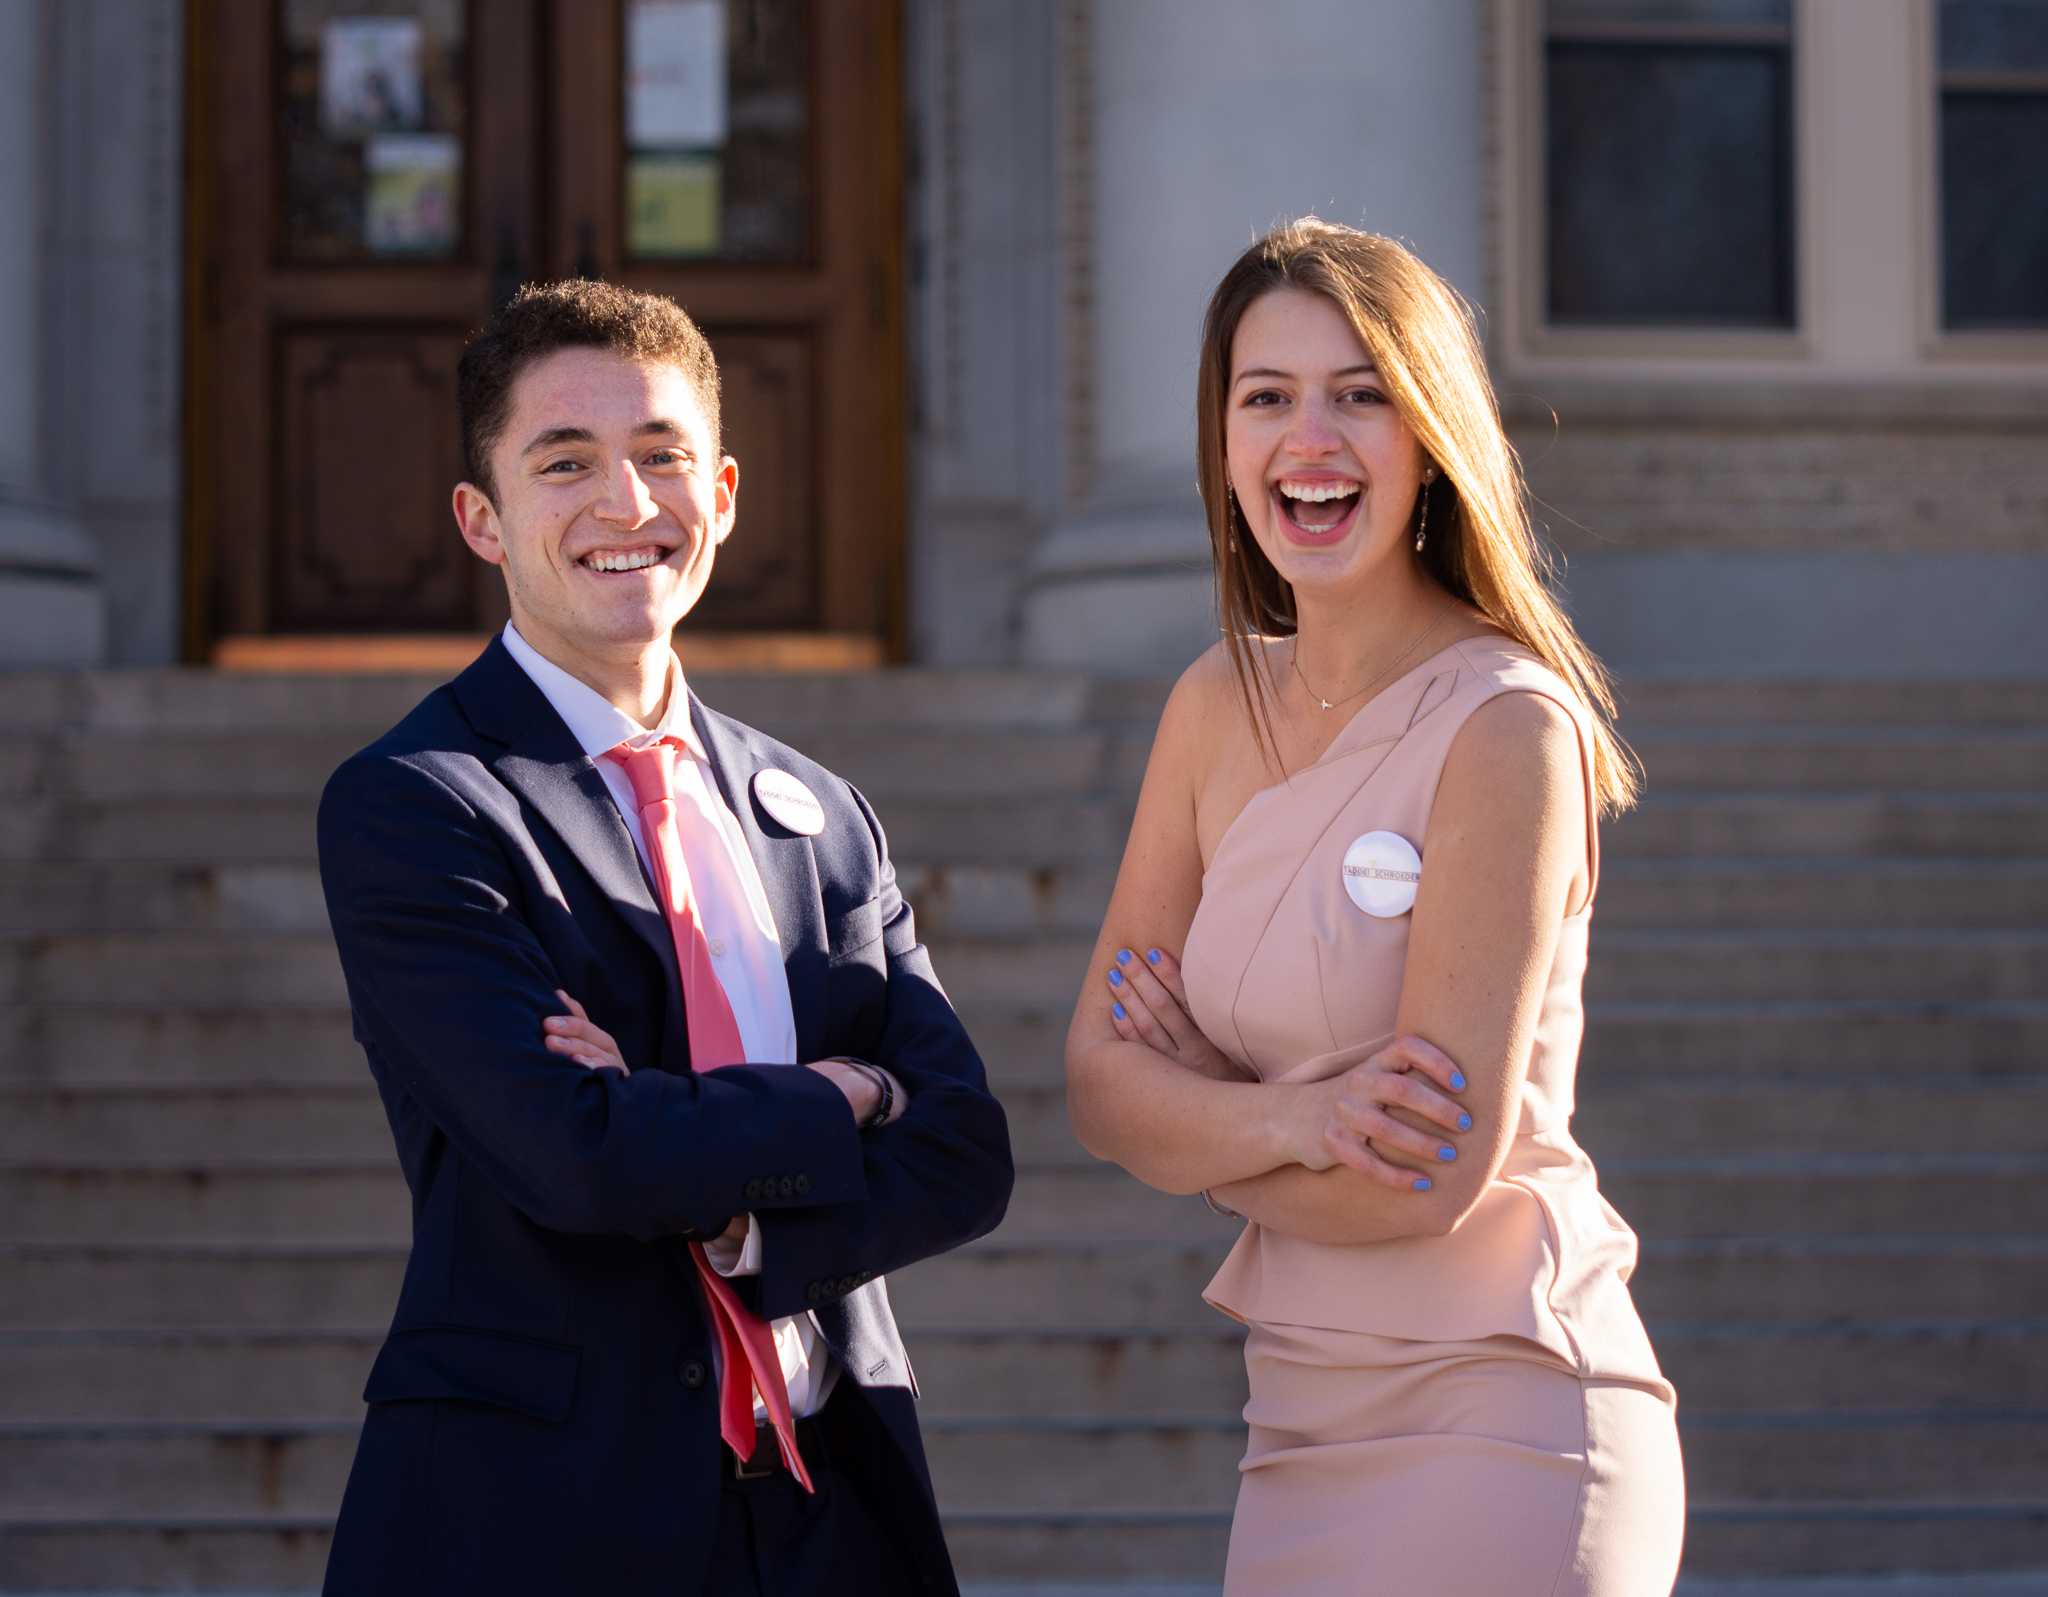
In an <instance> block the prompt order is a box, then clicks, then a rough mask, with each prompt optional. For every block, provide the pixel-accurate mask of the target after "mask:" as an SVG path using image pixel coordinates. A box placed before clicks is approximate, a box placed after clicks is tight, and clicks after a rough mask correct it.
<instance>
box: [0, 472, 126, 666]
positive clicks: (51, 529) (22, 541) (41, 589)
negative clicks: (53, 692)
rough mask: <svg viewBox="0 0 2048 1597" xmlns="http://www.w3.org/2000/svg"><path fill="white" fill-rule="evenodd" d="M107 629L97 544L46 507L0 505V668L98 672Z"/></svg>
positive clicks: (6, 502) (104, 651)
mask: <svg viewBox="0 0 2048 1597" xmlns="http://www.w3.org/2000/svg"><path fill="white" fill-rule="evenodd" d="M106 627H107V623H106V594H105V590H104V587H103V585H102V583H101V581H100V571H99V559H98V556H97V554H96V553H95V551H94V549H93V546H92V541H91V540H90V539H89V538H87V537H86V535H85V534H84V532H83V531H81V530H80V528H79V527H78V525H77V524H76V523H75V522H73V521H71V520H70V519H69V518H67V517H65V516H63V515H61V514H59V513H58V512H56V511H54V510H51V509H50V508H48V507H47V506H43V505H35V504H28V503H23V502H21V501H12V502H9V501H0V667H9V666H64V665H97V664H98V663H99V662H100V661H102V660H103V659H105V658H106V647H107V639H106Z"/></svg>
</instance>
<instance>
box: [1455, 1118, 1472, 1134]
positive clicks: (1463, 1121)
mask: <svg viewBox="0 0 2048 1597" xmlns="http://www.w3.org/2000/svg"><path fill="white" fill-rule="evenodd" d="M1458 1129H1459V1130H1460V1131H1470V1130H1471V1129H1472V1117H1471V1116H1470V1115H1462V1114H1461V1115H1459V1116H1458Z"/></svg>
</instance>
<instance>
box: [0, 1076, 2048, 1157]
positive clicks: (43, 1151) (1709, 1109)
mask: <svg viewBox="0 0 2048 1597" xmlns="http://www.w3.org/2000/svg"><path fill="white" fill-rule="evenodd" d="M2043 1063H2048V1060H2044V1061H2043ZM1580 1087H1581V1094H1580V1097H1581V1101H1580V1106H1579V1110H1578V1113H1577V1114H1576V1115H1575V1116H1574V1117H1573V1120H1572V1130H1573V1134H1574V1136H1576V1137H1577V1139H1578V1140H1579V1142H1580V1143H1581V1144H1583V1145H1584V1146H1585V1147H1587V1148H1588V1149H1589V1150H1591V1151H1592V1153H1593V1155H1594V1157H1595V1160H1596V1162H1598V1163H1599V1164H1600V1165H1601V1166H1602V1168H1603V1169H1605V1168H1607V1166H1608V1165H1609V1164H1610V1162H1612V1161H1625V1162H1632V1163H1637V1164H1640V1163H1642V1162H1643V1161H1645V1160H1653V1159H1701V1158H1706V1159H1712V1158H1726V1157H1731V1156H1742V1155H1764V1154H1769V1155H1778V1156H1781V1157H1786V1158H1794V1157H1802V1156H1805V1157H1826V1156H1831V1155H1839V1154H1902V1155H1913V1156H1921V1157H1925V1156H1931V1155H1951V1156H1966V1157H1976V1158H1981V1157H1987V1156H1989V1157H1994V1158H1995V1157H1999V1156H2005V1155H2033V1154H2038V1153H2040V1152H2041V1151H2042V1148H2043V1144H2044V1137H2043V1133H2042V1130H2041V1128H2042V1127H2043V1126H2044V1125H2048V1074H2038V1073H2037V1074H2030V1075H2014V1076H1996V1077H1964V1078H1962V1079H1960V1080H1936V1079H1933V1078H1931V1077H1930V1076H1928V1075H1927V1074H1924V1073H1911V1074H1908V1073H1900V1074H1890V1075H1888V1074H1879V1073H1876V1072H1870V1071H1859V1070H1857V1069H1855V1067H1854V1065H1853V1063H1845V1066H1844V1069H1843V1072H1842V1073H1841V1074H1840V1075H1839V1076H1835V1077H1828V1078H1822V1079H1819V1080H1816V1081H1810V1082H1802V1083H1794V1082H1787V1081H1782V1080H1776V1079H1770V1078H1764V1079H1757V1078H1747V1077H1727V1078H1712V1079H1704V1080H1703V1079H1699V1078H1697V1077H1692V1076H1686V1075H1672V1074H1665V1073H1652V1072H1647V1071H1642V1070H1634V1071H1622V1070H1615V1071H1591V1072H1587V1073H1586V1075H1585V1077H1584V1079H1582V1081H1581V1083H1580ZM996 1092H997V1095H998V1096H999V1097H1000V1098H1001V1099H1002V1101H1003V1106H1004V1108H1005V1109H1006V1110H1007V1111H1008V1113H1009V1118H1010V1140H1011V1145H1012V1147H1013V1149H1014V1150H1015V1152H1016V1156H1017V1159H1018V1161H1019V1162H1020V1163H1022V1164H1026V1165H1035V1164H1044V1163H1048V1162H1051V1163H1071V1162H1077V1161H1079V1160H1081V1159H1082V1157H1083V1156H1082V1154H1081V1150H1080V1148H1079V1146H1078V1145H1077V1144H1076V1143H1075V1141H1074V1137H1073V1133H1072V1130H1071V1128H1070V1127H1069V1125H1068V1121H1067V1109H1066V1091H1065V1088H1064V1086H1063V1085H1062V1084H1061V1083H1060V1082H1058V1081H1057V1080H1055V1079H1047V1078H1043V1077H1027V1078H1025V1079H1022V1080H1016V1081H1009V1080H1005V1079H1003V1078H1001V1077H998V1078H997V1080H996ZM390 1150H391V1133H390V1130H389V1127H388V1125H387V1122H386V1120H385V1117H384V1110H383V1106H382V1104H381V1102H380V1101H379V1099H378V1097H377V1093H376V1089H375V1088H374V1087H373V1086H372V1085H371V1083H370V1079H369V1073H368V1071H367V1070H361V1069H358V1070H357V1071H355V1072H354V1074H353V1077H352V1078H351V1079H350V1080H348V1081H346V1082H337V1083H334V1084H326V1083H299V1082H291V1081H282V1082H272V1083H260V1084H258V1083H252V1084H244V1085H204V1084H201V1085H192V1084H183V1083H179V1084H166V1083H161V1082H148V1081H131V1082H117V1083H108V1084H104V1085H78V1086H47V1085H42V1084H27V1085H25V1084H20V1083H15V1084H8V1083H5V1082H0V1164H5V1163H13V1164H21V1163H37V1162H39V1163H44V1164H77V1165H101V1166H120V1165H125V1164H134V1163H137V1162H140V1163H145V1164H148V1163H156V1164H170V1163H183V1162H187V1161H196V1162H198V1163H202V1164H205V1163H222V1164H230V1165H231V1164H235V1163H239V1162H243V1161H247V1160H260V1161H268V1162H277V1161H283V1160H292V1159H305V1160H311V1161H313V1162H316V1163H317V1162H319V1161H322V1160H335V1159H343V1160H347V1159H361V1160H377V1159H383V1158H388V1157H389V1154H390Z"/></svg>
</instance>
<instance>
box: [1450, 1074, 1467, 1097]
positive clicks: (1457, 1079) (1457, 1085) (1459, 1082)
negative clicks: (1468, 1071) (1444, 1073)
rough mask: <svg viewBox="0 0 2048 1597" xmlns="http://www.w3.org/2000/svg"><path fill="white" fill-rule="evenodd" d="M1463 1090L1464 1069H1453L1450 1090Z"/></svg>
mask: <svg viewBox="0 0 2048 1597" xmlns="http://www.w3.org/2000/svg"><path fill="white" fill-rule="evenodd" d="M1464 1090H1465V1072H1464V1071H1462V1070H1454V1071H1452V1072H1451V1091H1452V1092H1463V1091H1464Z"/></svg>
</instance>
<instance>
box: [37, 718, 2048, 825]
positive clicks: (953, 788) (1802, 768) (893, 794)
mask: <svg viewBox="0 0 2048 1597" xmlns="http://www.w3.org/2000/svg"><path fill="white" fill-rule="evenodd" d="M367 736H368V732H367V730H366V729H365V728H364V727H363V726H360V725H344V726H331V725H330V726H322V727H320V728H319V729H317V730H311V731H308V730H303V729H299V730H293V731H289V732H263V733H251V732H247V731H227V732H220V731H195V730H179V731H151V732H130V733H123V734H119V735H112V734H108V733H104V732H99V731H90V732H80V731H64V732H56V733H52V734H49V735H45V736H30V737H23V738H17V739H14V740H12V741H10V742H9V743H8V744H7V745H6V747H5V749H4V750H0V795H5V796H8V797H15V798H22V797H36V796H61V797H64V798H68V799H70V800H73V801H80V800H83V801H87V802H95V803H109V802H119V801H123V800H143V801H150V802H162V801H164V800H168V799H206V798H212V799H231V800H244V799H254V798H266V799H291V800H299V801H303V802H304V803H306V804H307V805H309V806H310V805H311V803H312V802H313V801H314V799H315V798H317V796H318V795H319V792H320V790H321V788H322V787H323V786H324V785H325V784H326V781H327V778H328V776H329V775H330V774H332V772H333V771H334V768H335V767H336V766H337V765H339V764H340V763H341V762H342V761H343V760H344V759H346V758H347V757H348V756H349V755H350V754H352V753H354V752H355V750H356V749H358V748H359V747H361V746H362V744H363V743H364V742H365V741H367ZM797 737H798V742H799V746H800V747H801V748H802V749H803V752H804V753H805V754H807V755H808V756H809V757H810V758H812V759H814V760H816V761H818V762H819V763H820V764H821V765H823V766H825V767H826V768H827V769H829V770H832V771H835V772H837V773H838V774H839V775H841V776H843V777H845V778H846V779H847V780H848V781H850V782H852V783H854V784H855V785H856V786H858V787H860V788H861V789H862V790H863V791H865V792H866V793H867V794H868V796H869V797H870V798H872V799H875V800H876V801H877V802H882V801H885V800H895V799H899V798H900V799H905V800H917V799H946V798H969V797H989V796H1001V795H1006V794H1007V795H1010V796H1021V795H1025V794H1036V795H1050V794H1075V793H1086V792H1091V791H1097V790H1102V791H1108V792H1112V793H1117V794H1122V795H1125V796H1126V797H1128V796H1130V795H1132V794H1134V793H1135V792H1136V788H1137V783H1138V781H1139V779H1140V778H1141V777H1142V776H1143V773H1144V765H1145V760H1146V758H1147V756H1148V754H1149V749H1150V738H1149V735H1148V734H1147V732H1145V731H1140V730H1137V729H1130V728H1125V729H1118V728H1115V727H1103V726H1092V727H1091V726H1083V725H1075V724H1071V723H1066V722H1062V721H1055V722H1051V723H1045V724H1030V723H1026V724H1022V725H1018V724H1002V723H1000V722H997V723H984V724H975V725H968V726H944V725H926V724H919V723H917V722H915V721H912V722H907V723H898V722H888V721H883V722H877V723H874V724H871V725H866V726H862V725H859V724H857V723H856V724H848V723H846V722H842V721H834V722H831V723H829V724H818V725H810V726H805V727H803V728H802V729H801V731H800V732H799V733H798V734H797ZM1633 746H1634V748H1635V750H1636V753H1637V754H1638V755H1639V756H1640V758H1641V759H1642V761H1643V765H1644V768H1645V771H1646V774H1647V778H1648V785H1649V789H1650V791H1652V792H1658V791H1662V790H1664V789H1667V788H1671V789H1692V788H1697V789H1755V788H1774V789H1805V788H1823V789H1827V788H1836V789H1839V788H1858V787H1870V788H1883V789H1891V790H1898V789H1925V790H1955V789H1978V790H1983V791H1997V790H2002V789H2003V790H2010V789H2031V788H2036V787H2039V786H2040V785H2041V783H2042V780H2043V777H2044V774H2048V735H2044V734H2043V733H2042V732H2041V731H2040V729H2039V728H2037V727H1971V726H1960V727H1959V726H1950V725H1941V724H1937V725H1932V726H1909V725H1896V724H1889V723H1887V724H1883V725H1878V726H1871V725H1867V724H1856V723H1846V724H1842V723H1829V724H1821V725H1800V724H1790V725H1749V726H1711V727H1661V728H1652V729H1649V730H1646V731H1644V732H1643V733H1641V734H1640V735H1639V736H1637V737H1636V739H1635V740H1634V745H1633Z"/></svg>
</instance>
